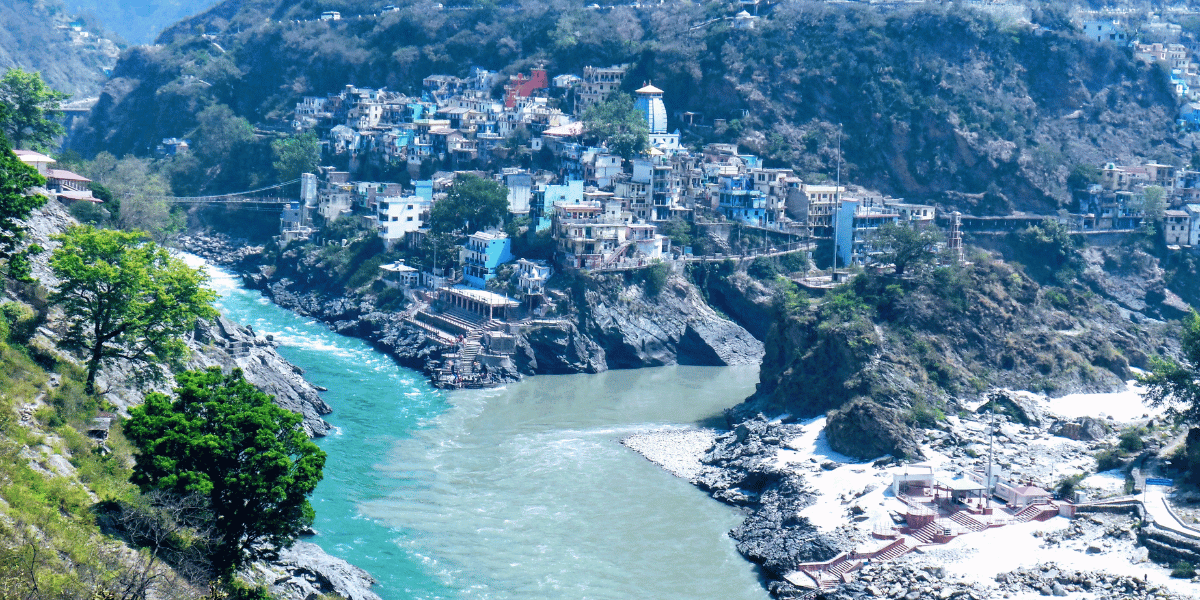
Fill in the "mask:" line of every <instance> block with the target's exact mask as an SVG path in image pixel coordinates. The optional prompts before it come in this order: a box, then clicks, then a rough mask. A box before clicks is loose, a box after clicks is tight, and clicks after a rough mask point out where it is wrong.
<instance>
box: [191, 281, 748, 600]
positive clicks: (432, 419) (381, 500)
mask: <svg viewBox="0 0 1200 600" xmlns="http://www.w3.org/2000/svg"><path fill="white" fill-rule="evenodd" d="M208 270H209V273H210V275H211V276H212V285H213V287H214V289H216V291H217V292H218V293H219V294H220V296H221V297H220V299H219V301H218V303H217V304H218V308H219V309H220V310H221V311H222V312H224V313H225V314H226V315H228V316H229V317H230V318H231V319H233V320H234V321H237V322H240V323H242V324H245V325H249V326H251V327H253V328H254V330H255V332H257V333H258V334H259V335H265V334H270V335H273V336H274V338H275V340H276V341H277V342H279V344H280V347H279V352H280V354H282V355H283V356H284V357H286V358H287V359H288V360H290V361H291V362H293V363H294V364H296V365H297V366H299V367H301V368H303V369H304V370H305V377H306V378H307V379H308V380H309V381H311V382H312V383H314V384H316V385H320V386H323V387H325V388H328V390H329V391H328V392H325V393H323V394H322V397H323V398H324V399H325V401H326V402H328V403H329V405H330V406H332V407H333V410H334V412H333V414H331V415H328V416H327V417H326V418H327V420H328V421H329V422H331V423H333V424H334V425H335V426H336V427H337V428H338V429H337V432H336V433H335V434H334V435H331V436H329V437H326V438H323V439H319V440H317V443H318V444H319V445H320V446H321V447H322V448H323V449H324V450H325V452H327V453H328V461H327V463H326V466H325V479H324V480H323V481H322V482H321V484H320V486H319V487H318V488H317V491H316V493H315V494H314V496H313V499H312V502H313V506H314V508H315V509H316V513H317V518H316V523H315V524H314V528H315V529H316V530H317V531H318V532H319V535H317V536H316V537H315V538H313V541H315V542H316V543H317V544H319V545H320V546H321V547H322V548H324V549H325V550H326V551H327V552H329V553H330V554H333V555H336V556H339V557H341V558H344V559H346V560H347V561H349V562H350V563H351V564H354V565H357V566H360V567H362V568H364V569H366V570H367V571H369V572H370V573H371V574H372V575H373V576H374V577H375V578H376V579H378V580H379V583H378V584H377V585H376V586H375V587H374V591H375V592H376V593H378V594H379V595H380V596H381V597H383V598H384V600H408V599H471V600H474V599H479V600H485V599H486V600H510V599H511V600H518V599H529V600H535V599H536V600H547V599H549V600H554V599H563V600H568V599H570V600H581V599H595V600H608V599H611V600H634V599H637V600H641V599H650V598H653V599H655V600H672V599H679V600H685V599H686V600H694V599H702V598H722V599H728V600H741V599H745V600H765V599H766V598H767V594H766V592H765V591H764V590H763V588H762V586H761V584H760V583H759V580H758V576H757V573H756V572H755V570H754V568H753V566H752V565H750V563H748V562H746V561H745V560H744V559H743V558H742V557H741V556H740V555H738V553H737V551H736V550H735V548H734V544H733V541H732V540H731V539H730V538H729V537H728V536H727V535H726V533H727V532H728V531H729V530H730V529H731V528H733V527H734V526H736V525H737V524H738V522H739V521H740V520H741V518H742V517H741V515H740V514H739V513H738V512H737V511H736V510H734V509H733V508H730V507H728V506H725V505H723V504H720V503H718V502H716V501H714V500H712V499H711V498H709V497H708V496H707V495H705V494H704V493H703V492H701V491H699V490H698V489H696V488H695V487H693V486H692V485H690V484H688V483H687V482H686V481H684V480H682V479H678V478H675V477H673V476H671V475H669V474H668V473H666V472H665V471H662V470H661V469H659V468H658V467H656V466H654V465H652V464H650V463H649V462H648V461H646V460H645V459H644V458H642V457H641V456H639V455H637V454H635V453H634V452H632V451H630V450H628V449H626V448H624V447H623V446H621V445H620V444H618V443H617V441H618V440H619V439H620V438H622V437H624V436H626V435H629V434H631V433H635V432H637V431H643V430H647V429H654V428H660V427H671V426H679V425H685V424H690V423H695V422H697V421H701V420H703V419H707V418H712V417H713V416H714V415H717V414H719V413H720V410H721V409H723V408H725V407H727V406H730V405H732V404H734V403H736V402H737V401H738V400H740V399H741V398H744V397H746V396H747V395H748V394H749V393H750V392H752V391H753V388H754V384H755V382H756V381H757V368H743V367H737V368H709V367H663V368H655V369H641V370H633V371H610V372H607V373H603V374H600V375H565V376H538V377H531V378H528V379H526V380H525V381H522V382H521V383H517V384H513V385H509V386H507V387H505V388H499V389H491V390H469V391H456V392H443V391H439V390H436V389H433V388H432V387H431V386H430V385H429V384H428V383H427V382H426V381H425V379H424V378H423V377H422V376H421V375H420V374H419V373H417V372H415V371H412V370H409V369H405V368H402V367H399V366H397V365H396V364H395V362H393V361H392V360H391V359H390V358H389V357H387V356H386V355H384V354H382V353H380V352H378V351H376V350H374V349H373V348H371V347H370V346H369V345H368V344H366V343H364V342H362V341H361V340H357V339H353V338H348V337H344V336H340V335H338V334H336V333H333V332H331V331H329V330H328V329H327V328H325V327H324V326H323V325H321V324H320V323H317V322H315V321H313V320H310V319H306V318H304V317H301V316H299V315H296V314H294V313H292V312H290V311H287V310H284V309H282V308H280V307H278V306H275V305H274V304H272V303H271V302H270V301H268V300H267V299H266V298H264V297H262V296H261V295H260V294H259V293H258V292H254V291H250V290H246V289H244V288H242V287H241V286H240V282H239V281H238V279H237V278H236V277H234V276H232V275H231V274H230V273H227V272H225V271H222V270H220V269H218V268H214V267H211V266H210V267H208Z"/></svg>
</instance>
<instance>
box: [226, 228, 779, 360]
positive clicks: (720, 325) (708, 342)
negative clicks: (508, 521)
mask: <svg viewBox="0 0 1200 600" xmlns="http://www.w3.org/2000/svg"><path fill="white" fill-rule="evenodd" d="M317 254H318V253H317V252H315V251H314V250H313V249H311V248H310V249H307V250H304V249H299V248H293V249H290V250H288V251H287V252H285V253H284V255H283V256H281V257H280V261H279V262H277V263H276V264H274V265H273V266H270V267H266V268H263V267H259V269H258V272H251V273H248V274H247V276H246V278H245V279H246V282H247V284H249V285H250V286H252V287H255V288H257V289H260V290H263V291H264V292H265V293H267V294H268V295H269V296H270V297H271V299H272V300H273V301H274V302H276V303H277V304H279V305H280V306H283V307H285V308H288V309H290V310H294V311H296V312H298V313H300V314H303V315H307V316H311V317H314V318H317V319H320V320H322V321H324V322H326V323H328V324H329V325H330V327H331V328H333V329H334V330H335V331H338V332H339V333H343V334H346V335H353V336H356V337H361V338H364V339H367V340H369V341H371V342H373V343H375V344H377V345H379V346H380V347H381V348H383V349H385V350H386V351H388V352H389V353H390V354H391V355H392V356H393V357H394V358H396V360H397V361H398V362H400V363H401V364H403V365H404V366H407V367H409V368H413V369H417V370H422V369H424V368H425V367H426V365H427V364H428V363H429V361H431V360H432V361H437V360H441V353H442V349H443V348H442V347H441V346H440V345H438V344H436V343H434V342H431V341H429V340H428V339H427V338H426V337H425V336H424V335H423V334H422V332H421V330H420V329H418V328H416V327H414V326H413V325H411V324H409V323H407V322H406V321H405V319H404V317H403V315H401V314H399V313H397V312H396V311H394V310H387V309H383V308H380V307H379V306H378V305H377V303H378V300H379V299H378V298H377V297H376V296H374V295H372V294H371V293H369V292H345V291H344V290H343V293H345V294H346V295H336V294H332V295H331V294H330V293H329V292H330V290H329V289H327V287H326V285H325V282H328V281H329V279H328V278H326V277H322V276H321V275H320V273H321V272H322V270H323V269H324V267H323V263H322V262H321V260H320V259H319V258H317V257H316V255H317ZM268 273H269V275H268ZM283 275H287V276H286V277H281V276H283ZM292 277H295V278H296V279H292ZM568 291H569V300H568V301H567V302H566V306H565V308H564V309H563V310H562V311H561V312H560V314H558V315H557V316H556V317H555V318H554V319H546V320H535V321H533V322H530V323H527V324H523V325H521V326H520V328H519V330H520V332H519V335H518V339H517V350H516V353H515V354H514V355H513V356H512V363H513V367H514V369H515V371H514V373H512V375H517V374H518V373H519V374H522V375H534V374H564V373H597V372H600V371H604V370H607V369H633V368H639V367H653V366H661V365H672V364H685V365H708V366H719V365H744V364H757V363H758V362H759V360H760V359H761V357H762V352H763V350H762V343H761V342H759V341H758V340H756V339H755V338H754V336H752V335H751V334H750V333H749V332H748V331H746V330H745V329H744V328H742V327H741V326H740V325H738V324H737V323H734V322H733V321H730V320H729V319H727V318H724V317H722V316H720V315H718V314H717V313H716V312H715V311H714V310H713V309H712V308H711V307H710V306H708V305H707V304H706V303H705V302H704V299H703V297H702V296H701V295H700V293H699V291H698V290H697V289H696V287H695V286H694V285H692V284H691V283H689V282H688V281H687V280H686V279H684V278H682V277H679V276H672V277H670V278H668V279H667V281H666V284H665V285H664V287H663V289H662V290H661V291H660V292H659V293H658V294H649V293H647V292H646V289H645V287H644V286H643V285H642V284H640V283H638V282H637V281H634V280H633V279H632V278H628V279H627V278H626V276H624V275H616V276H599V277H591V276H578V277H576V278H575V279H574V280H573V281H572V282H571V284H570V286H569V289H568Z"/></svg>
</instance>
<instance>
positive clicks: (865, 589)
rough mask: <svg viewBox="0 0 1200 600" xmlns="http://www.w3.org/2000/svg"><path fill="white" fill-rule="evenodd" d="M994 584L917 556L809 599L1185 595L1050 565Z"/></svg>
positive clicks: (1109, 599)
mask: <svg viewBox="0 0 1200 600" xmlns="http://www.w3.org/2000/svg"><path fill="white" fill-rule="evenodd" d="M995 583H996V585H997V587H991V586H984V585H982V582H973V581H967V580H963V579H952V578H949V577H947V575H946V570H945V568H943V567H941V566H940V565H936V564H930V563H929V561H925V560H921V559H915V560H907V559H906V560H902V561H899V562H896V563H888V564H885V565H868V566H866V567H863V569H862V570H861V571H860V572H859V576H858V578H857V580H856V581H854V582H852V583H848V584H846V585H843V586H842V587H840V588H839V589H837V590H833V591H829V592H823V593H821V594H819V595H817V596H815V597H816V598H819V599H821V600H865V599H867V598H895V599H902V600H984V599H987V598H996V597H1004V598H1009V597H1027V596H1034V595H1040V596H1046V597H1071V598H1074V597H1081V596H1084V595H1085V597H1087V598H1093V599H1095V600H1118V599H1121V600H1123V599H1126V598H1158V599H1163V600H1168V599H1169V600H1183V599H1184V598H1186V596H1181V595H1179V594H1176V593H1173V592H1171V591H1169V590H1165V589H1163V588H1161V587H1159V586H1156V585H1154V584H1151V583H1148V582H1146V581H1143V580H1141V579H1138V578H1136V577H1130V576H1122V575H1112V574H1109V573H1103V572H1097V571H1079V570H1073V569H1065V568H1060V567H1058V566H1057V565H1054V564H1043V565H1039V566H1036V567H1029V568H1022V569H1016V570H1014V571H1009V572H1005V573H1000V574H999V575H997V576H996V579H995ZM796 597H800V596H796ZM809 597H812V596H809Z"/></svg>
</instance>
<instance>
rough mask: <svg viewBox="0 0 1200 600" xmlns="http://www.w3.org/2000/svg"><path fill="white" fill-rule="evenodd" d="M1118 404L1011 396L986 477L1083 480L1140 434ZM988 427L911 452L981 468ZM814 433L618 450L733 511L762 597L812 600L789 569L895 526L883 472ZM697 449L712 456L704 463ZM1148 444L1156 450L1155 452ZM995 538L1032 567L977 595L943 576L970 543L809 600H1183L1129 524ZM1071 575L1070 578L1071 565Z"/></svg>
mask: <svg viewBox="0 0 1200 600" xmlns="http://www.w3.org/2000/svg"><path fill="white" fill-rule="evenodd" d="M1130 394H1134V395H1135V394H1136V392H1135V391H1127V392H1125V393H1124V394H1099V395H1090V396H1088V397H1081V398H1070V397H1068V398H1060V399H1050V398H1045V397H1040V396H1036V395H1033V394H1025V393H1011V394H1010V395H1009V396H1010V400H1009V402H1011V404H1009V405H1005V406H1003V409H1004V414H1001V415H998V416H997V417H996V421H997V423H998V425H997V433H996V439H997V451H996V461H997V464H998V465H1000V466H1002V467H1003V468H1004V469H1005V471H1010V472H1012V473H1013V474H1014V476H1019V477H1021V478H1022V479H1023V480H1030V481H1032V482H1034V483H1035V484H1039V485H1042V486H1046V487H1047V488H1052V487H1053V486H1055V485H1057V483H1058V482H1059V481H1060V480H1061V479H1062V478H1064V477H1066V476H1068V475H1072V474H1074V473H1076V472H1085V473H1086V472H1087V471H1088V470H1089V469H1092V468H1094V465H1095V459H1094V458H1093V456H1094V455H1095V453H1096V452H1098V451H1099V450H1101V449H1103V448H1107V447H1111V445H1112V444H1113V443H1114V442H1115V440H1116V437H1117V434H1118V432H1119V431H1120V430H1121V428H1122V427H1124V426H1125V425H1122V424H1123V423H1124V424H1135V425H1136V424H1139V423H1140V424H1143V425H1144V424H1146V423H1148V422H1152V421H1153V419H1154V418H1155V417H1154V416H1153V415H1142V411H1140V410H1137V408H1136V407H1127V406H1125V405H1126V404H1127V403H1128V402H1130V401H1131V400H1130V399H1129V398H1127V397H1126V396H1129V395H1130ZM1118 408H1120V409H1121V410H1120V411H1119V412H1116V413H1115V415H1116V418H1115V419H1114V418H1113V416H1112V415H1113V414H1114V411H1115V410H1116V409H1118ZM1085 410H1091V411H1099V412H1098V413H1097V414H1099V413H1103V412H1105V411H1108V412H1109V415H1110V416H1108V417H1101V418H1097V417H1092V416H1086V415H1085V414H1082V411H1085ZM1088 414H1091V413H1088ZM989 419H990V416H985V415H981V414H971V413H970V412H968V411H965V410H964V412H962V413H960V415H958V416H953V417H947V419H946V421H945V422H944V423H943V424H941V426H939V427H938V428H932V429H927V430H924V432H923V433H924V439H925V441H924V443H922V444H921V446H920V449H921V451H922V452H923V453H924V455H925V456H926V457H927V458H928V459H929V460H930V461H932V463H934V464H938V465H939V466H938V469H939V470H944V471H945V472H947V473H952V474H961V473H963V472H966V471H967V470H971V469H976V468H980V467H981V464H982V462H981V461H983V460H985V458H984V457H985V456H986V453H987V446H986V443H987V437H986V433H985V430H986V428H987V426H988V425H987V423H988V420H989ZM825 421H826V419H824V418H819V419H814V420H810V421H806V422H794V421H791V420H790V419H788V418H785V419H782V420H779V419H777V420H768V419H766V418H764V417H762V416H761V415H760V416H758V417H756V418H754V419H751V420H748V421H745V422H742V423H741V424H739V425H737V426H736V427H734V428H733V429H732V430H731V431H727V432H718V431H715V430H697V429H679V430H675V429H668V430H658V431H650V432H643V433H638V434H635V435H632V436H629V437H627V438H625V439H623V440H621V443H622V444H623V445H625V446H626V447H628V448H630V449H632V450H634V451H636V452H638V453H640V454H642V455H643V456H644V457H645V458H647V459H648V460H650V461H651V462H653V463H655V464H657V465H660V466H661V467H662V468H664V470H667V471H668V472H670V473H672V474H674V475H676V476H680V477H684V478H686V479H688V480H689V481H691V482H692V483H694V484H695V485H697V486H698V487H699V488H701V489H702V490H704V491H706V492H708V493H709V494H710V495H711V496H712V497H713V498H714V499H717V500H720V501H722V502H725V503H727V504H730V505H733V506H736V507H739V508H741V509H743V510H744V511H745V513H746V518H745V521H743V523H742V524H741V525H739V526H738V527H737V528H735V529H734V530H732V531H731V532H730V533H729V535H730V537H731V538H732V539H733V540H734V541H735V542H736V545H737V550H738V551H739V552H740V553H741V554H742V555H743V556H744V557H746V558H747V559H748V560H750V561H752V562H754V563H755V564H758V565H759V566H760V567H761V568H762V575H763V578H764V585H765V587H766V588H767V590H768V591H769V592H770V593H771V595H772V597H774V598H779V599H792V598H812V597H814V596H813V590H811V589H809V588H806V587H800V586H797V585H795V584H793V583H792V581H790V579H794V577H789V575H794V574H795V573H794V571H795V569H796V565H797V564H800V563H812V562H821V561H826V560H829V559H831V558H834V557H835V556H837V555H838V554H839V553H841V552H845V551H851V550H855V549H861V548H869V547H871V546H875V545H878V541H877V540H872V539H871V536H870V535H869V533H870V531H871V530H872V529H871V528H872V527H873V526H874V525H873V523H875V522H876V520H883V521H885V522H889V523H890V522H891V520H892V519H893V518H895V517H894V514H893V513H894V508H889V506H891V505H889V504H887V499H886V498H885V497H884V489H886V487H887V486H888V485H889V482H890V477H889V476H888V467H889V466H890V465H892V464H894V460H893V459H892V458H891V457H883V458H881V459H877V460H875V461H859V460H852V459H850V458H849V457H842V456H840V455H838V454H837V453H836V452H835V451H833V450H831V449H830V448H829V445H828V444H829V442H828V440H827V439H825V433H826V431H827V430H826V429H825V426H826V422H825ZM707 439H711V440H713V444H712V446H711V448H708V449H703V448H702V447H701V446H702V445H703V440H707ZM1148 443H1149V444H1150V445H1151V446H1152V447H1155V448H1158V447H1162V445H1163V444H1166V443H1167V442H1166V441H1151V442H1148ZM1124 477H1125V475H1119V476H1116V478H1115V479H1116V482H1115V483H1116V485H1112V482H1110V480H1111V479H1113V477H1112V476H1111V474H1109V473H1104V474H1096V475H1093V476H1092V477H1087V478H1083V479H1082V481H1080V482H1079V483H1078V484H1077V489H1082V490H1085V491H1086V492H1087V494H1088V495H1089V497H1106V496H1114V495H1116V496H1119V495H1121V494H1124V493H1125V491H1124ZM1001 530H1002V531H1003V532H1005V535H1010V536H1016V537H1018V538H1022V537H1023V539H1026V540H1028V541H1027V542H1023V543H1025V544H1031V545H1032V547H1033V548H1036V549H1037V550H1034V551H1033V552H1037V553H1039V554H1038V557H1039V559H1041V560H1040V561H1039V562H1038V563H1037V565H1036V566H1029V565H1027V564H1025V565H1022V566H1020V567H1018V568H1016V569H1012V568H1009V569H1008V570H1004V571H1002V572H995V571H993V572H991V573H988V574H986V581H985V580H983V579H980V577H982V576H983V575H979V576H963V575H961V574H960V575H958V576H947V574H946V568H945V567H947V566H957V564H958V563H960V562H961V561H964V560H969V559H971V557H972V556H973V554H974V553H976V552H977V550H976V549H974V548H972V546H971V545H970V544H979V543H987V542H986V541H976V540H978V539H976V540H973V539H972V538H970V535H973V534H968V536H966V539H967V541H968V545H967V546H966V547H965V548H964V547H963V546H961V545H959V546H951V545H946V546H930V547H928V548H921V549H918V550H917V551H915V552H911V553H909V554H908V555H905V556H903V557H901V558H899V559H897V560H894V561H890V562H886V563H868V565H867V566H866V567H865V568H864V569H863V570H861V571H860V572H858V573H857V574H856V577H855V579H854V581H852V582H850V583H846V584H843V585H841V586H839V587H838V588H837V589H831V590H826V591H823V592H821V593H820V594H819V595H817V596H816V597H818V598H830V599H837V600H849V599H851V598H853V599H855V600H858V599H864V598H897V599H899V598H903V599H905V600H934V599H937V600H946V599H950V598H954V599H959V600H966V599H968V598H970V599H972V600H980V599H982V598H991V597H998V596H1000V595H1003V596H1004V597H1010V596H1018V597H1020V596H1022V595H1039V594H1040V595H1062V594H1065V595H1074V594H1077V593H1085V592H1086V593H1088V594H1090V595H1089V596H1088V597H1094V598H1104V599H1108V598H1125V597H1131V596H1133V597H1140V598H1184V597H1189V596H1188V595H1186V594H1180V593H1178V592H1179V590H1177V589H1167V588H1166V587H1164V585H1163V582H1162V581H1161V580H1162V579H1163V577H1164V575H1163V571H1162V569H1161V567H1159V566H1155V565H1149V564H1146V566H1145V567H1141V566H1139V565H1140V564H1142V563H1145V561H1146V560H1147V556H1148V554H1147V548H1146V547H1143V546H1141V545H1140V544H1141V543H1142V542H1141V541H1140V540H1141V537H1140V535H1139V534H1137V530H1138V526H1137V524H1136V522H1135V521H1134V520H1133V519H1132V518H1131V517H1129V516H1127V515H1123V514H1095V515H1089V516H1086V517H1083V518H1077V519H1074V520H1072V521H1069V522H1063V523H1061V524H1059V525H1055V526H1053V527H1051V528H1050V531H1048V532H1046V533H1043V532H1041V531H1039V530H1033V529H1028V530H1021V531H1017V530H1013V531H1009V530H1008V528H1006V527H1005V528H1001ZM1002 539H1003V538H1002ZM1007 539H1010V540H1011V539H1013V538H1007ZM998 543H1005V542H998ZM1027 552H1029V551H1027ZM1043 557H1044V558H1043ZM1081 557H1088V558H1090V559H1092V560H1094V561H1100V562H1099V563H1084V564H1093V565H1095V564H1103V561H1105V560H1108V561H1110V563H1109V564H1124V565H1125V567H1126V568H1125V570H1126V571H1127V570H1130V569H1132V570H1135V571H1138V570H1139V569H1143V568H1145V569H1147V570H1154V571H1155V572H1156V573H1157V575H1156V578H1157V579H1158V581H1155V580H1154V579H1150V580H1146V579H1145V578H1144V577H1141V578H1139V577H1138V576H1132V575H1130V574H1128V573H1122V572H1105V571H1104V570H1103V569H1096V568H1090V569H1089V568H1080V566H1079V561H1080V560H1081ZM1105 557H1107V558H1105ZM1059 560H1062V561H1064V562H1065V564H1064V565H1063V566H1061V567H1060V566H1056V565H1055V564H1053V563H1055V562H1058V561H1059ZM1072 561H1074V562H1075V563H1076V564H1070V563H1071V562H1072ZM1111 561H1116V562H1115V563H1113V562H1111ZM1017 562H1019V560H1018V561H1017ZM975 568H978V566H976V567H975ZM951 571H954V569H951ZM952 574H953V573H952Z"/></svg>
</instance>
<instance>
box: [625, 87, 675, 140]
mask: <svg viewBox="0 0 1200 600" xmlns="http://www.w3.org/2000/svg"><path fill="white" fill-rule="evenodd" d="M635 93H636V94H637V101H636V106H637V109H638V110H640V111H642V114H643V115H645V116H646V125H647V126H649V128H650V136H649V137H650V147H651V148H658V149H660V150H678V149H679V132H678V131H676V132H675V133H667V107H666V105H665V104H663V91H662V90H660V89H658V88H656V87H654V86H653V85H650V84H646V85H645V86H643V87H642V88H641V89H639V90H637V92H635Z"/></svg>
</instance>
